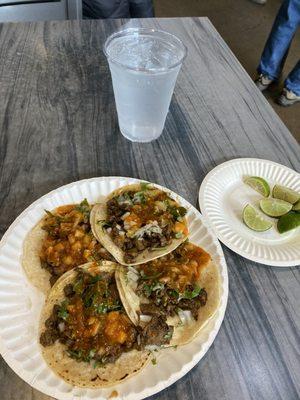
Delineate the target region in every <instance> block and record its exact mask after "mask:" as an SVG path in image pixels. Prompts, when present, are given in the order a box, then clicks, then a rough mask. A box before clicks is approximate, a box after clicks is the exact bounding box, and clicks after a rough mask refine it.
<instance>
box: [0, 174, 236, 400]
mask: <svg viewBox="0 0 300 400" xmlns="http://www.w3.org/2000/svg"><path fill="white" fill-rule="evenodd" d="M112 179H120V180H122V179H131V180H135V181H137V182H139V181H144V182H145V181H147V180H145V179H140V178H133V177H130V176H125V177H124V176H110V175H107V176H95V177H92V178H85V179H80V180H77V181H72V182H70V183H67V184H65V185H62V186H58V187H57V188H54V189H52V190H50V191H49V192H47V193H45V194H44V195H42V196H41V197H39V198H37V199H36V200H34V201H33V202H32V203H31V204H29V205H28V206H27V207H26V208H25V209H24V210H23V211H22V212H21V213H20V214H19V215H18V216H17V217H16V218H15V219H14V220H13V222H12V223H11V224H10V225H9V227H8V228H7V230H6V231H5V232H4V234H3V236H2V238H1V240H0V252H1V250H2V248H3V247H4V246H5V244H6V242H7V238H8V237H9V236H10V234H11V231H12V230H13V229H14V228H15V226H16V225H17V224H18V223H19V221H20V220H22V218H23V217H24V216H25V215H26V214H27V213H29V212H30V211H31V210H32V209H34V208H35V207H36V206H37V205H38V204H39V203H40V202H42V201H43V200H44V198H46V197H48V196H51V195H53V194H54V193H57V192H60V191H63V190H65V189H67V188H71V187H72V186H74V185H77V184H79V183H85V182H88V181H95V180H112ZM154 184H155V185H156V186H157V187H161V188H163V189H165V190H167V191H170V192H171V193H173V194H175V195H176V196H178V198H179V199H183V200H184V201H185V202H187V203H188V204H189V206H190V208H191V209H192V210H193V211H194V212H196V213H197V214H198V217H199V218H200V219H201V221H202V223H203V225H204V226H205V228H206V230H207V232H208V234H209V235H210V237H211V240H212V241H213V243H214V244H215V246H216V249H217V254H218V256H219V264H220V266H221V267H222V271H223V273H224V276H223V285H222V286H223V294H222V298H221V301H222V302H221V303H220V307H219V309H218V313H219V316H218V317H217V319H216V321H215V325H214V329H213V330H212V331H211V332H210V333H209V335H208V338H207V340H206V341H205V343H204V345H203V346H204V349H202V351H201V352H198V353H196V354H195V355H194V356H193V358H192V359H191V360H190V361H189V362H188V363H186V364H185V365H184V366H183V367H182V368H181V370H180V371H179V372H176V373H172V374H171V376H170V377H169V379H167V380H165V381H163V382H161V381H159V382H158V383H157V384H156V385H154V386H152V387H145V388H143V389H142V390H141V391H140V392H138V393H137V392H134V393H132V394H130V399H135V400H142V399H145V398H147V397H149V396H152V395H155V394H157V393H159V392H161V391H162V390H164V389H166V388H167V387H169V386H171V385H173V384H174V383H175V382H177V381H179V380H180V379H181V378H183V377H184V376H185V375H186V374H187V373H188V372H189V371H191V370H192V369H193V368H194V367H195V366H196V365H197V364H198V363H199V362H200V360H201V359H202V358H203V357H204V356H205V354H206V353H207V351H208V350H209V349H210V347H211V345H212V344H213V342H214V341H215V339H216V337H217V335H218V333H219V331H220V328H221V325H222V323H223V320H224V317H225V312H226V309H227V303H228V292H229V283H228V267H227V262H226V259H225V256H224V252H223V249H222V246H221V244H220V242H219V240H218V237H217V236H216V234H215V233H214V231H213V230H212V228H211V226H210V224H208V222H207V220H206V219H205V218H204V216H203V215H202V214H201V212H200V211H199V210H198V209H197V208H196V207H195V206H194V205H193V204H191V203H190V202H189V201H188V200H186V199H185V198H183V197H182V196H181V195H178V194H177V193H176V192H174V191H173V190H171V189H169V188H167V187H165V186H162V185H159V184H156V183H154ZM21 269H22V266H21ZM24 276H25V274H24ZM202 353H203V354H202ZM0 355H1V356H2V357H3V359H4V361H5V362H6V363H7V365H8V366H9V367H10V368H11V369H12V370H13V371H14V372H15V373H16V374H17V375H18V376H19V377H20V378H21V379H22V380H23V381H24V382H26V383H27V384H28V385H30V386H31V387H32V388H34V389H36V390H38V391H39V392H41V393H44V394H46V395H48V396H51V397H54V398H55V399H59V398H60V397H56V396H57V395H56V393H54V394H53V392H51V391H50V390H49V387H47V386H43V387H40V384H39V382H38V381H37V380H33V381H32V380H31V379H32V378H31V377H30V374H29V373H28V371H25V370H24V369H23V368H22V367H20V366H19V365H18V364H16V363H15V361H14V359H13V357H11V355H10V352H9V350H8V349H7V348H6V346H5V345H4V343H3V339H2V337H1V335H0ZM178 375H179V376H178ZM60 379H61V378H60ZM75 388H76V387H75ZM79 389H80V388H79ZM99 389H101V388H99ZM112 390H113V386H112ZM85 398H86V396H85V395H83V396H82V397H81V396H80V399H81V400H84V399H85ZM122 398H123V397H122ZM125 398H129V397H128V396H126V397H125Z"/></svg>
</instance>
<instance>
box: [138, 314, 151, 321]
mask: <svg viewBox="0 0 300 400" xmlns="http://www.w3.org/2000/svg"><path fill="white" fill-rule="evenodd" d="M151 319H152V317H150V315H144V314H141V315H140V321H141V322H150V321H151Z"/></svg>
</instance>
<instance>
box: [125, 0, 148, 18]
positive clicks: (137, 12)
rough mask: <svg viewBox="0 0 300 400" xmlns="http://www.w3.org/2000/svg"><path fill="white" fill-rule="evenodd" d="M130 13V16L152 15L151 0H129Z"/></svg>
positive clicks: (146, 16) (144, 16) (143, 16)
mask: <svg viewBox="0 0 300 400" xmlns="http://www.w3.org/2000/svg"><path fill="white" fill-rule="evenodd" d="M129 6H130V15H131V17H132V18H151V17H154V8H153V1H152V0H129Z"/></svg>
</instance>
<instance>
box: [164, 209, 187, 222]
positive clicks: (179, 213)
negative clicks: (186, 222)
mask: <svg viewBox="0 0 300 400" xmlns="http://www.w3.org/2000/svg"><path fill="white" fill-rule="evenodd" d="M167 210H168V212H169V213H170V214H171V215H172V216H173V218H174V219H175V220H178V221H181V220H182V218H183V217H184V216H185V214H186V213H187V209H186V208H184V207H175V206H171V205H168V208H167Z"/></svg>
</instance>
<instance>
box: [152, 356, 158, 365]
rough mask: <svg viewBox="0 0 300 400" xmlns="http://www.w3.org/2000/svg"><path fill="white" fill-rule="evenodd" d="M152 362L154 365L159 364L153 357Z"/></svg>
mask: <svg viewBox="0 0 300 400" xmlns="http://www.w3.org/2000/svg"><path fill="white" fill-rule="evenodd" d="M151 362H152V364H153V365H156V364H157V361H156V358H155V357H153V358H152V360H151Z"/></svg>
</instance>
